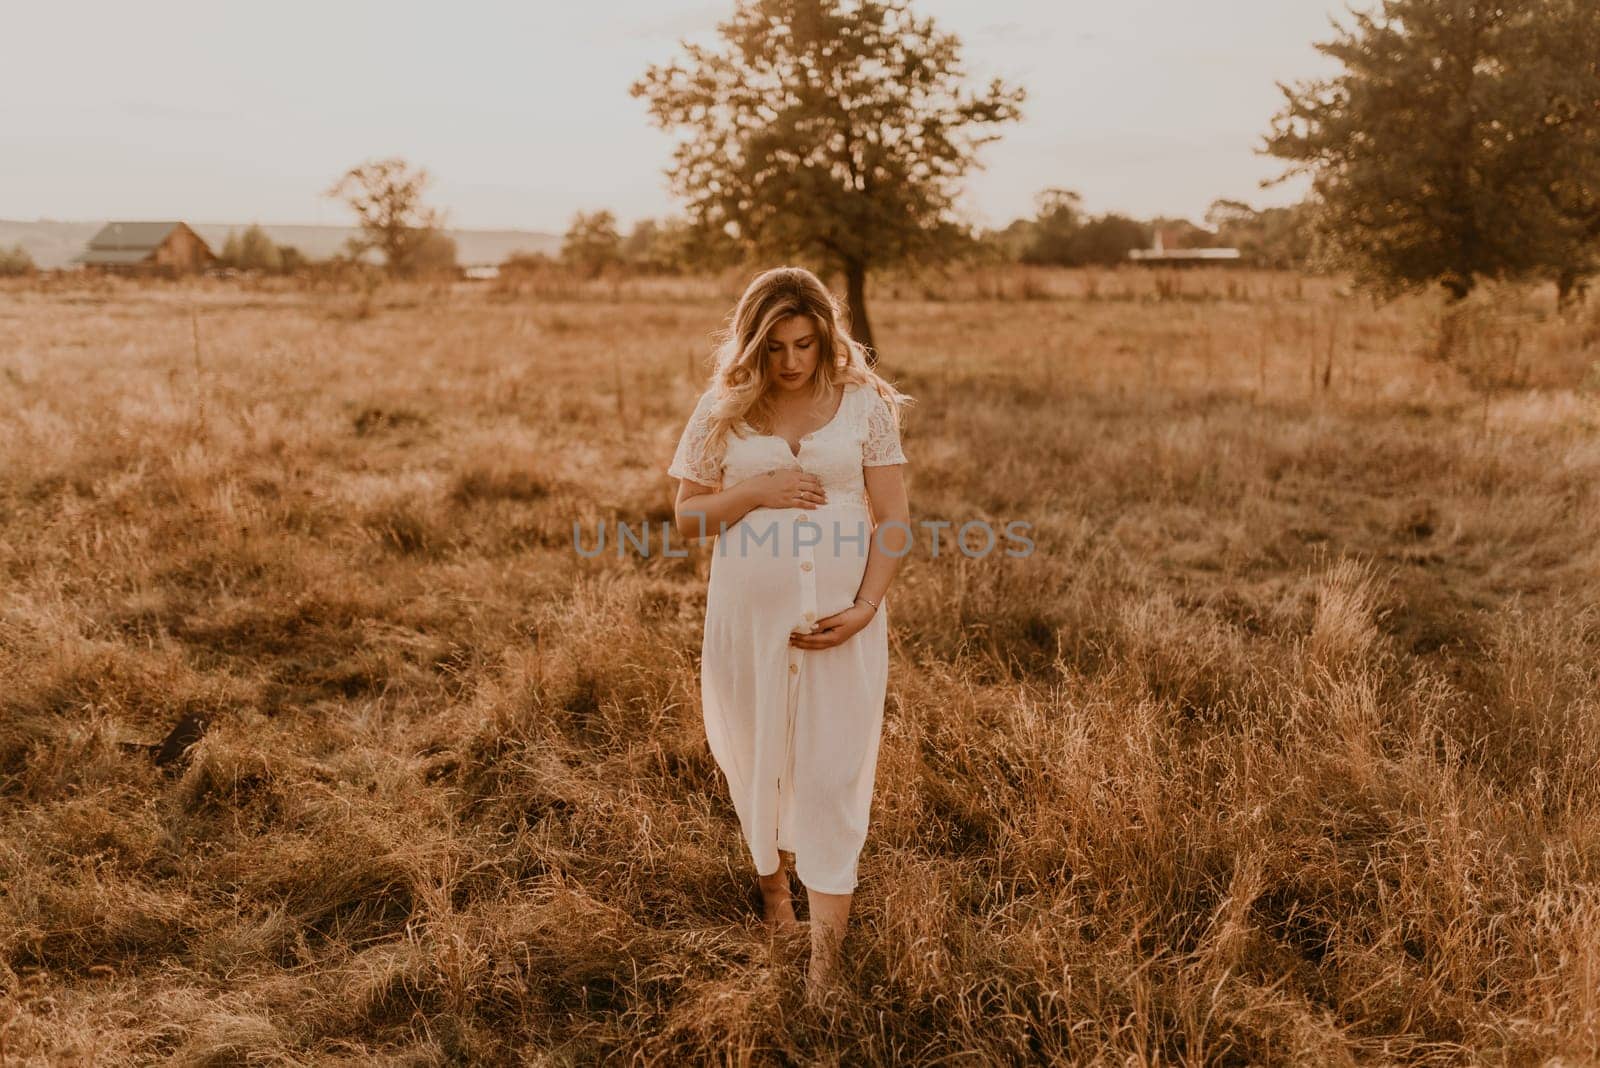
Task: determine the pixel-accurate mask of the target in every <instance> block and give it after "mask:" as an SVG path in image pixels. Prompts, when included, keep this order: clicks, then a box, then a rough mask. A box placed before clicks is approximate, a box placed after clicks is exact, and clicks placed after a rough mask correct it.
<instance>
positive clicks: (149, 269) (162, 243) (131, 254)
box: [73, 222, 217, 274]
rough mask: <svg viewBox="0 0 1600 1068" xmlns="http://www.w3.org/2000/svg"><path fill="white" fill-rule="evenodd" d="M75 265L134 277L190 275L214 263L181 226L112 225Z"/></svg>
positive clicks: (207, 250)
mask: <svg viewBox="0 0 1600 1068" xmlns="http://www.w3.org/2000/svg"><path fill="white" fill-rule="evenodd" d="M73 262H74V263H81V264H83V265H84V266H85V267H94V268H98V269H100V270H107V271H126V272H129V273H135V274H193V273H195V272H197V271H203V270H205V269H206V268H207V267H210V266H212V265H214V264H215V263H216V262H217V257H216V256H215V255H214V254H213V253H212V251H211V249H210V248H208V247H207V246H206V243H205V241H204V240H203V239H202V238H201V237H200V235H199V234H197V233H195V232H194V231H193V230H191V229H189V227H188V225H187V224H185V223H181V222H111V223H106V224H105V226H103V227H101V229H100V232H99V233H97V234H95V235H94V237H92V238H90V239H89V247H88V248H87V249H85V250H84V252H83V254H82V255H80V256H79V257H78V258H77V259H76V260H74V261H73Z"/></svg>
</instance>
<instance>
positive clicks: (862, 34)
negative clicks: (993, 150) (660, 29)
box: [632, 0, 1023, 352]
mask: <svg viewBox="0 0 1600 1068" xmlns="http://www.w3.org/2000/svg"><path fill="white" fill-rule="evenodd" d="M718 33H719V35H720V37H721V44H720V46H718V47H703V46H699V45H693V44H685V45H684V46H683V47H684V49H685V51H686V53H687V54H686V56H685V57H684V58H683V59H681V60H677V61H674V62H671V63H668V64H666V65H662V66H652V67H651V68H649V70H648V71H646V73H645V75H644V76H643V77H642V78H641V79H640V80H639V81H637V82H636V83H635V84H634V85H633V87H632V92H633V95H635V96H638V97H644V98H645V99H646V100H647V101H648V103H649V108H650V114H651V116H652V118H653V119H654V121H655V122H656V123H657V125H659V126H661V127H662V128H663V129H668V130H678V131H681V132H682V134H683V139H682V140H681V142H680V143H679V145H678V147H677V149H676V151H675V153H674V162H673V166H672V167H671V168H670V169H669V171H668V174H669V177H670V179H671V182H672V186H673V189H674V191H675V192H676V193H677V194H679V195H680V196H682V197H683V198H684V199H685V200H686V202H687V206H688V211H689V214H690V217H691V218H692V219H693V221H694V223H695V224H696V225H697V226H699V227H701V228H703V229H705V230H707V231H713V232H715V231H721V232H723V233H726V234H727V235H728V236H729V237H731V238H733V239H735V240H736V241H738V242H739V243H740V244H741V245H742V246H743V247H744V248H745V249H746V250H747V251H749V252H751V253H754V254H758V255H774V256H791V255H795V256H810V257H814V258H816V259H817V260H818V261H820V262H821V263H824V264H826V265H828V266H830V267H832V268H834V269H836V270H837V271H839V272H840V273H841V274H843V275H844V278H845V284H846V288H847V295H848V300H849V305H850V317H851V330H852V333H853V334H854V335H855V336H856V337H857V338H858V339H859V340H860V341H862V342H863V343H864V344H866V345H867V346H868V347H869V348H872V347H873V339H872V327H871V324H870V321H869V320H868V317H867V277H868V274H869V273H870V272H871V271H872V270H873V269H875V268H879V267H884V266H888V265H891V264H895V263H900V262H904V261H906V260H909V259H912V258H935V257H939V256H943V255H946V254H948V252H949V251H950V250H951V248H952V247H953V246H954V245H955V244H956V243H958V242H960V241H961V240H962V239H963V238H964V237H970V235H969V234H967V233H966V231H965V228H964V227H962V226H960V225H959V224H958V223H957V222H956V221H955V219H954V217H953V210H952V209H953V205H954V201H955V198H956V195H957V193H958V191H959V182H960V179H961V178H962V176H963V175H964V174H965V173H966V172H967V171H968V170H969V169H970V168H972V167H974V166H976V165H977V159H976V153H977V150H978V148H979V147H980V146H981V145H983V144H985V143H987V142H988V141H992V140H994V139H995V138H996V137H997V136H999V135H998V134H997V133H995V132H994V129H995V127H996V126H998V125H999V124H1001V123H1005V122H1009V121H1012V120H1014V119H1016V118H1018V117H1019V115H1020V106H1021V103H1022V100H1023V92H1022V90H1021V89H1017V88H1012V87H1008V86H1006V85H1005V84H1003V83H1002V82H1000V81H999V80H995V81H992V82H991V83H990V84H989V85H987V86H986V87H983V88H982V89H976V90H975V89H971V88H969V87H968V86H967V85H966V79H965V73H964V70H963V67H962V63H961V46H960V41H959V40H958V39H957V38H956V37H955V36H954V35H953V34H950V33H947V32H944V31H942V30H940V29H938V28H937V27H936V26H935V25H934V22H933V20H932V19H930V18H926V17H919V16H918V15H916V14H914V13H913V12H912V11H911V10H910V3H909V0H858V2H854V3H845V2H843V0H741V2H740V3H739V4H738V6H737V8H736V9H735V11H734V13H733V15H732V17H731V18H729V19H728V20H727V21H726V22H723V23H722V24H721V25H720V26H719V27H718ZM874 352H875V350H874Z"/></svg>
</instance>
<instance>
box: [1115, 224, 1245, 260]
mask: <svg viewBox="0 0 1600 1068" xmlns="http://www.w3.org/2000/svg"><path fill="white" fill-rule="evenodd" d="M1128 258H1129V259H1130V260H1136V261H1138V262H1140V263H1204V262H1214V261H1218V260H1237V259H1238V258H1239V250H1238V249H1236V248H1167V247H1166V242H1165V240H1164V239H1163V236H1162V233H1161V227H1159V226H1158V227H1156V232H1155V239H1154V240H1153V241H1152V242H1151V243H1150V247H1149V248H1132V249H1129V250H1128Z"/></svg>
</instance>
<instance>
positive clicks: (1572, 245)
mask: <svg viewBox="0 0 1600 1068" xmlns="http://www.w3.org/2000/svg"><path fill="white" fill-rule="evenodd" d="M1352 18H1353V20H1354V21H1353V24H1352V25H1351V26H1349V27H1337V31H1338V32H1337V36H1336V37H1335V39H1334V40H1332V41H1329V42H1325V43H1323V44H1319V45H1318V46H1317V47H1318V49H1319V50H1320V51H1322V52H1323V53H1325V54H1327V55H1329V56H1331V57H1333V58H1334V59H1336V60H1338V61H1339V62H1340V63H1341V64H1342V65H1343V71H1342V72H1341V73H1339V74H1338V75H1336V76H1334V77H1332V78H1330V79H1326V80H1321V81H1313V82H1309V83H1304V84H1300V85H1296V86H1280V88H1281V89H1282V91H1283V93H1284V96H1285V104H1284V107H1283V110H1282V111H1281V112H1280V113H1279V114H1278V115H1277V116H1276V117H1275V118H1274V120H1273V124H1272V129H1271V132H1270V134H1269V135H1268V137H1267V140H1266V146H1265V150H1266V151H1267V152H1268V153H1269V154H1271V155H1274V156H1277V157H1279V158H1281V159H1283V160H1286V161H1288V162H1289V164H1290V168H1289V171H1288V173H1291V174H1292V173H1297V172H1309V173H1310V174H1311V175H1312V177H1313V186H1314V190H1315V198H1314V199H1315V200H1316V201H1318V202H1319V212H1318V229H1319V231H1320V234H1321V236H1322V237H1323V238H1325V239H1326V241H1327V243H1328V246H1329V248H1330V249H1331V250H1332V251H1333V252H1334V253H1335V254H1336V255H1337V257H1338V258H1339V259H1340V261H1342V265H1343V266H1346V267H1348V268H1350V269H1352V270H1353V271H1354V272H1355V274H1356V276H1357V278H1358V279H1359V280H1360V281H1362V282H1363V283H1364V284H1366V285H1367V286H1368V287H1369V288H1371V289H1374V290H1376V291H1378V292H1380V293H1383V294H1385V295H1394V294H1396V293H1398V292H1401V291H1405V290H1408V289H1417V288H1421V287H1423V286H1426V285H1430V284H1434V283H1438V284H1441V285H1443V286H1444V287H1445V289H1446V290H1447V291H1448V292H1449V293H1450V295H1451V296H1452V297H1453V298H1457V299H1459V298H1460V297H1463V296H1465V295H1466V294H1467V293H1468V292H1470V291H1471V289H1472V288H1473V286H1474V284H1475V282H1476V281H1477V280H1478V279H1480V278H1484V277H1494V278H1515V277H1527V276H1541V275H1543V276H1555V277H1557V278H1558V279H1559V280H1561V281H1562V285H1563V293H1564V294H1565V292H1566V291H1567V289H1569V288H1570V287H1571V286H1572V285H1573V284H1574V283H1575V281H1576V279H1577V277H1579V276H1581V275H1582V274H1586V273H1589V272H1591V271H1593V270H1594V269H1595V265H1596V255H1597V250H1596V240H1597V239H1600V5H1596V4H1594V2H1593V0H1513V2H1509V3H1485V2H1482V0H1383V2H1382V3H1381V4H1380V5H1379V7H1378V8H1377V10H1376V11H1374V12H1372V13H1360V12H1356V13H1353V15H1352Z"/></svg>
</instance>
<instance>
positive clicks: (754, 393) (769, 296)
mask: <svg viewBox="0 0 1600 1068" xmlns="http://www.w3.org/2000/svg"><path fill="white" fill-rule="evenodd" d="M843 313H844V309H843V307H842V305H841V304H840V302H839V299H838V298H837V297H835V296H834V295H833V293H832V292H831V291H830V290H829V289H828V287H827V286H825V285H823V284H822V280H821V279H820V278H818V277H817V276H816V275H815V274H812V273H811V272H810V271H808V270H806V269H805V268H804V267H774V268H772V269H771V270H767V271H763V272H761V273H760V274H759V275H757V276H756V277H755V279H754V280H753V281H751V283H750V284H749V286H747V287H746V288H745V291H744V295H743V296H741V297H740V298H739V303H738V304H736V305H735V306H734V309H733V312H732V314H730V315H729V317H728V321H727V324H726V325H725V326H724V327H723V328H722V329H721V330H719V331H718V332H717V335H716V336H717V339H718V345H717V349H716V368H715V370H713V371H712V373H711V382H710V387H709V388H710V389H711V390H712V391H713V392H714V393H715V395H716V398H717V403H716V404H715V406H714V407H713V408H712V423H711V427H712V429H711V435H710V438H709V443H708V446H707V448H708V450H709V451H710V452H711V453H712V454H713V455H720V454H721V452H722V450H723V448H725V445H726V442H727V436H728V434H729V433H730V432H732V433H734V434H739V435H740V436H743V435H742V430H741V428H742V427H744V426H748V427H749V428H751V429H752V430H755V431H756V432H757V433H765V432H767V431H768V430H769V429H770V428H771V426H772V415H773V410H772V395H773V385H774V378H773V376H772V374H771V372H770V369H769V366H768V359H767V338H768V336H769V335H770V334H771V333H772V329H773V327H775V326H777V325H778V324H779V323H780V322H782V321H783V320H785V319H787V318H789V317H790V316H791V315H807V316H810V317H811V321H812V322H813V323H814V324H816V330H817V340H818V342H819V344H818V347H817V348H818V352H817V368H816V371H815V373H814V374H813V375H812V378H811V391H812V398H813V399H814V400H816V401H818V402H821V401H823V400H825V399H826V398H828V397H830V396H832V394H833V390H834V389H836V388H838V389H842V388H844V387H845V385H847V384H849V383H852V382H854V383H857V384H859V385H863V386H868V387H871V388H872V389H874V390H876V391H877V392H878V394H879V395H880V396H882V397H883V398H884V399H885V400H887V401H889V402H890V410H892V411H893V412H894V415H895V422H896V426H898V425H899V419H900V407H901V406H902V405H904V404H909V403H911V401H912V398H911V397H910V396H908V395H907V394H904V393H901V392H900V391H899V390H897V389H895V388H894V386H892V385H890V384H889V382H888V381H887V380H885V379H884V378H883V377H882V376H881V375H879V374H878V373H877V372H876V371H874V370H873V369H872V368H871V367H870V366H868V364H867V349H866V346H865V345H863V344H861V342H859V341H857V340H856V339H855V338H853V337H851V336H850V332H849V331H848V330H846V329H845V328H844V326H843V325H842V324H841V319H843V317H844V314H843Z"/></svg>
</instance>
